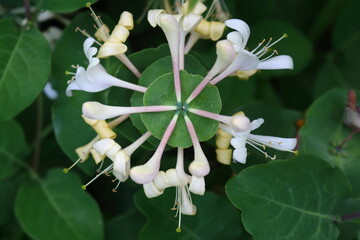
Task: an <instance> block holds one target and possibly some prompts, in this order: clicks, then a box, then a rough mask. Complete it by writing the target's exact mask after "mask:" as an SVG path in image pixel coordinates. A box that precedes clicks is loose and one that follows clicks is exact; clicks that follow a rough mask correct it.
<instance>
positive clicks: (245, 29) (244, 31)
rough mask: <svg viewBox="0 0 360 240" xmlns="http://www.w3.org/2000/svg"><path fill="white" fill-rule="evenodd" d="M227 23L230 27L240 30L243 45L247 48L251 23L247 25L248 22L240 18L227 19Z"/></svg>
mask: <svg viewBox="0 0 360 240" xmlns="http://www.w3.org/2000/svg"><path fill="white" fill-rule="evenodd" d="M225 25H226V26H228V27H229V28H232V29H234V30H236V31H238V32H239V33H240V34H241V35H242V37H243V39H244V41H243V46H244V48H245V45H246V43H247V41H248V39H249V36H250V28H249V25H247V23H246V22H244V21H242V20H240V19H229V20H226V21H225Z"/></svg>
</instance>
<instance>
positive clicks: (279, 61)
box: [257, 55, 294, 69]
mask: <svg viewBox="0 0 360 240" xmlns="http://www.w3.org/2000/svg"><path fill="white" fill-rule="evenodd" d="M257 69H294V62H293V59H292V58H291V57H290V56H288V55H280V56H276V57H272V58H270V59H268V60H266V61H263V62H260V63H259V66H258V67H257Z"/></svg>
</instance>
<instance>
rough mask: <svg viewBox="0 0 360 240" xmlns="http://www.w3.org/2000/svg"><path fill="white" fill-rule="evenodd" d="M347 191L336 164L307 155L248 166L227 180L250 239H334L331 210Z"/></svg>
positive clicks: (348, 192)
mask: <svg viewBox="0 0 360 240" xmlns="http://www.w3.org/2000/svg"><path fill="white" fill-rule="evenodd" d="M350 192H351V188H350V185H349V183H348V181H347V179H346V177H345V176H344V175H343V173H342V172H341V171H340V170H339V169H337V168H333V167H331V166H330V165H328V164H327V163H326V162H324V161H323V160H321V159H319V158H317V157H315V156H311V155H304V156H299V157H296V158H294V159H292V160H275V161H273V162H270V163H269V164H266V165H258V166H254V167H250V168H247V169H245V170H243V171H241V172H240V173H239V174H238V175H237V176H236V177H234V178H233V179H231V180H230V181H229V182H228V183H227V184H226V193H227V195H228V196H229V198H230V200H231V201H232V202H233V204H234V205H235V206H236V207H238V208H239V209H241V211H242V220H243V223H244V227H245V229H246V230H247V231H248V232H249V233H251V234H252V235H253V237H254V240H263V239H273V240H280V239H281V240H304V239H315V240H335V239H337V237H338V235H339V231H338V230H337V228H336V227H335V226H334V225H332V223H333V221H335V220H337V218H336V217H335V216H334V214H333V210H334V207H335V205H337V204H338V203H339V202H340V201H342V200H343V199H345V198H346V197H349V195H350Z"/></svg>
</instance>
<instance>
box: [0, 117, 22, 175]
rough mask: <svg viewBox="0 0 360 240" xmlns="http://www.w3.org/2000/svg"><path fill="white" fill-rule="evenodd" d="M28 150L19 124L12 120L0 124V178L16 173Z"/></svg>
mask: <svg viewBox="0 0 360 240" xmlns="http://www.w3.org/2000/svg"><path fill="white" fill-rule="evenodd" d="M28 152H29V148H28V145H27V143H26V140H25V136H24V133H23V130H22V129H21V126H20V125H19V124H18V123H17V122H15V121H14V120H12V121H8V122H2V123H1V124H0V180H3V179H6V178H9V177H11V176H13V175H14V174H15V173H17V172H18V171H19V169H20V165H21V164H22V161H23V160H22V158H23V157H24V156H25V155H26V154H27V153H28Z"/></svg>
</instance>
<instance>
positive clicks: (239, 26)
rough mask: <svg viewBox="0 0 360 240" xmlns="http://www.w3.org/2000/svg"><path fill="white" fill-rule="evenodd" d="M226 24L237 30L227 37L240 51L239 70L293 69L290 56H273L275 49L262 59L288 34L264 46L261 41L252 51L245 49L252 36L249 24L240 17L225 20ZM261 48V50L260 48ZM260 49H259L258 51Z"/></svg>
mask: <svg viewBox="0 0 360 240" xmlns="http://www.w3.org/2000/svg"><path fill="white" fill-rule="evenodd" d="M225 24H226V26H228V27H229V28H232V29H234V30H236V31H233V32H231V33H229V34H228V35H227V39H228V40H229V41H230V42H232V43H233V46H234V48H235V50H236V51H237V52H238V61H239V64H238V65H239V66H238V68H237V70H240V71H248V70H254V69H293V67H294V64H293V60H292V58H291V57H290V56H287V55H280V56H276V57H272V56H273V54H275V53H276V51H274V52H273V53H272V55H270V56H268V57H266V58H264V59H260V58H261V57H262V56H264V55H265V54H266V53H267V51H268V49H269V48H270V47H272V46H273V45H275V44H276V43H277V42H278V41H280V40H281V39H282V38H285V37H287V35H286V34H284V35H283V37H281V38H280V39H278V40H277V41H275V42H273V43H270V42H271V40H270V41H269V42H268V43H267V44H266V45H264V46H263V43H264V41H263V42H262V43H260V44H259V45H258V47H256V48H255V49H253V50H252V51H251V52H249V51H248V50H246V49H245V47H246V44H247V41H248V39H249V36H250V28H249V26H248V25H247V24H246V23H245V22H244V21H242V20H240V19H229V20H226V21H225ZM259 48H260V50H258V49H259ZM257 50H258V51H257Z"/></svg>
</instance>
